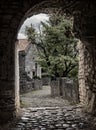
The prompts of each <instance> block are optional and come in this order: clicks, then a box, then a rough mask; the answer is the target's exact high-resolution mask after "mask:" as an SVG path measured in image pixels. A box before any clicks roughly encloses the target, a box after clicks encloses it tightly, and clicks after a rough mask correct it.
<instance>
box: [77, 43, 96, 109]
mask: <svg viewBox="0 0 96 130" xmlns="http://www.w3.org/2000/svg"><path fill="white" fill-rule="evenodd" d="M78 48H79V95H80V102H81V103H82V104H83V105H85V106H86V107H87V109H88V111H94V109H96V108H95V102H96V93H95V92H96V57H95V54H96V45H95V44H94V46H93V47H91V45H90V44H89V43H88V42H84V43H80V44H79V46H78Z"/></svg>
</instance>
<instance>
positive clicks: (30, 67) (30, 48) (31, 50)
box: [18, 39, 41, 79]
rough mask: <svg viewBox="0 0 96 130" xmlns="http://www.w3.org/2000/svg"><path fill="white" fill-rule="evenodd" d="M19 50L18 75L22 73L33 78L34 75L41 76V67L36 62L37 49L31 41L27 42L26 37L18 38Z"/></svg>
mask: <svg viewBox="0 0 96 130" xmlns="http://www.w3.org/2000/svg"><path fill="white" fill-rule="evenodd" d="M18 51H19V68H20V76H22V73H26V75H27V76H28V77H29V78H30V79H33V78H34V76H37V77H40V78H41V67H40V65H39V64H38V63H37V61H36V60H37V53H38V52H37V49H36V46H35V45H34V44H32V43H29V42H28V40H27V39H20V40H18Z"/></svg>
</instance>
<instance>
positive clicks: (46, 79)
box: [42, 76, 51, 85]
mask: <svg viewBox="0 0 96 130" xmlns="http://www.w3.org/2000/svg"><path fill="white" fill-rule="evenodd" d="M50 80H51V78H50V77H48V76H45V77H42V85H50Z"/></svg>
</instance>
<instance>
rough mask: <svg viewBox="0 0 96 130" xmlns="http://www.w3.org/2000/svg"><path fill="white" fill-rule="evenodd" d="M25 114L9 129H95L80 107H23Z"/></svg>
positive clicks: (8, 129)
mask: <svg viewBox="0 0 96 130" xmlns="http://www.w3.org/2000/svg"><path fill="white" fill-rule="evenodd" d="M22 111H23V115H22V117H21V118H20V119H19V121H17V122H15V125H13V126H12V125H11V128H7V130H19V129H20V130H95V126H94V128H93V126H91V122H90V121H89V120H88V119H89V118H88V117H86V115H85V114H84V113H82V109H81V108H80V107H72V106H66V107H42V108H27V109H22Z"/></svg>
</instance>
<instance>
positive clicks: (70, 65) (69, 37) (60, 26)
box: [26, 16, 78, 77]
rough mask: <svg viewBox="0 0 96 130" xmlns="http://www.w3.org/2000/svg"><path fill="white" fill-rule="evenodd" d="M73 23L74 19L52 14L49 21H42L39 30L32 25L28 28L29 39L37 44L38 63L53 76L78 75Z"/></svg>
mask: <svg viewBox="0 0 96 130" xmlns="http://www.w3.org/2000/svg"><path fill="white" fill-rule="evenodd" d="M72 25H73V24H72V20H68V19H65V18H64V17H62V16H52V17H50V19H49V22H48V23H43V22H41V26H42V29H39V32H36V31H35V29H34V28H33V27H32V25H31V27H27V28H26V34H27V36H28V40H29V41H30V42H32V43H33V44H35V45H36V46H37V49H38V63H39V64H40V65H41V66H42V68H43V70H44V71H46V72H47V73H48V74H49V75H50V76H51V77H73V76H75V77H76V75H77V70H78V58H77V49H76V46H77V40H76V38H75V37H74V34H73V32H72Z"/></svg>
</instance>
